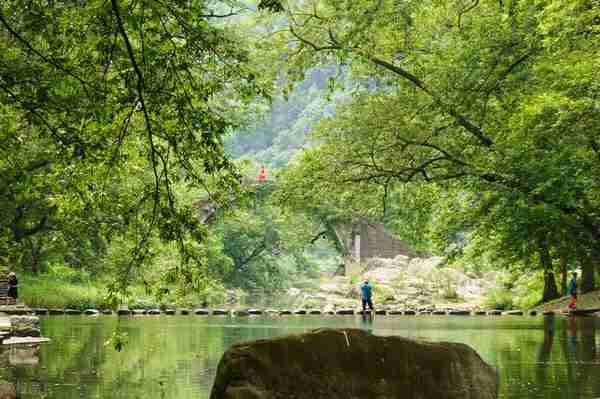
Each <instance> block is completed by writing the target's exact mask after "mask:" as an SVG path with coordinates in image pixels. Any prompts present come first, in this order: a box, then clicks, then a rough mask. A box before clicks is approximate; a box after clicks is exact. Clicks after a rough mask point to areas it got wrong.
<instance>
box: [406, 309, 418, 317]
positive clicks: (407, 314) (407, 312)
mask: <svg viewBox="0 0 600 399" xmlns="http://www.w3.org/2000/svg"><path fill="white" fill-rule="evenodd" d="M416 314H417V312H415V311H414V310H405V311H404V315H405V316H415V315H416Z"/></svg>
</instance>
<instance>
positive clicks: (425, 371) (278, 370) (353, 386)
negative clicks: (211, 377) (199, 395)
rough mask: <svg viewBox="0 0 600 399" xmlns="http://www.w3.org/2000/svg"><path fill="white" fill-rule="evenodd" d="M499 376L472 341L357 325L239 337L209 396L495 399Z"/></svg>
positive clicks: (241, 398)
mask: <svg viewBox="0 0 600 399" xmlns="http://www.w3.org/2000/svg"><path fill="white" fill-rule="evenodd" d="M497 391H498V379H497V375H496V372H495V371H494V369H493V368H492V367H490V366H489V365H488V364H486V363H485V362H484V361H483V360H481V358H480V357H479V355H478V354H477V353H476V352H475V351H474V350H473V349H471V348H470V347H468V346H466V345H463V344H457V343H427V342H420V341H413V340H409V339H406V338H401V337H378V336H374V335H371V334H370V333H368V332H366V331H363V330H356V329H344V330H333V329H322V330H315V331H313V332H310V333H307V334H303V335H292V336H287V337H281V338H273V339H264V340H258V341H253V342H246V343H240V344H237V345H235V346H233V347H232V348H230V349H229V350H228V351H227V352H226V353H225V354H224V355H223V357H222V358H221V361H220V363H219V367H218V370H217V376H216V379H215V384H214V386H213V389H212V392H211V396H210V399H289V398H294V399H314V398H327V399H367V398H368V399H377V398H379V399H384V398H385V399H387V398H402V399H494V398H496V396H497Z"/></svg>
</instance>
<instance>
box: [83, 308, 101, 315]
mask: <svg viewBox="0 0 600 399" xmlns="http://www.w3.org/2000/svg"><path fill="white" fill-rule="evenodd" d="M83 313H84V314H86V315H88V316H96V315H97V314H100V312H98V311H97V310H96V309H86V310H84V311H83Z"/></svg>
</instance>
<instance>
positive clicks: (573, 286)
mask: <svg viewBox="0 0 600 399" xmlns="http://www.w3.org/2000/svg"><path fill="white" fill-rule="evenodd" d="M569 294H570V295H571V302H570V303H569V310H575V309H577V273H575V272H573V276H572V277H571V281H570V282H569Z"/></svg>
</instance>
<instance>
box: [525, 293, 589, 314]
mask: <svg viewBox="0 0 600 399" xmlns="http://www.w3.org/2000/svg"><path fill="white" fill-rule="evenodd" d="M570 301H571V297H570V296H564V297H561V298H558V299H555V300H553V301H550V302H547V303H544V304H543V305H540V306H538V307H537V308H536V309H537V310H538V311H540V312H544V311H554V312H561V311H564V310H566V309H567V308H568V306H569V302H570ZM577 308H578V309H600V290H596V291H592V292H588V293H586V294H578V295H577Z"/></svg>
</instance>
